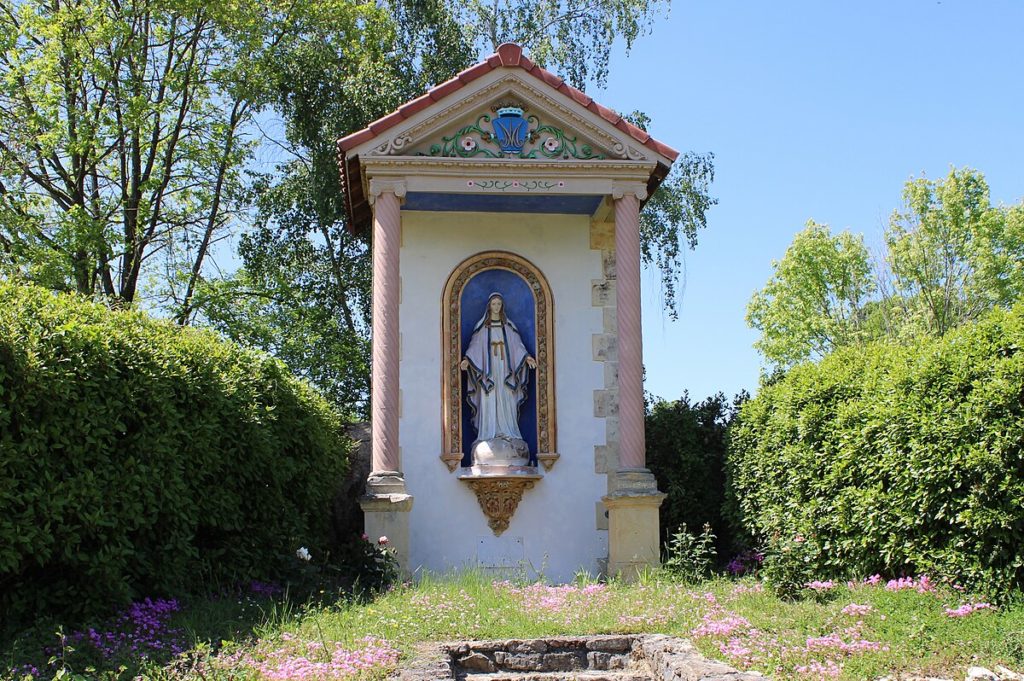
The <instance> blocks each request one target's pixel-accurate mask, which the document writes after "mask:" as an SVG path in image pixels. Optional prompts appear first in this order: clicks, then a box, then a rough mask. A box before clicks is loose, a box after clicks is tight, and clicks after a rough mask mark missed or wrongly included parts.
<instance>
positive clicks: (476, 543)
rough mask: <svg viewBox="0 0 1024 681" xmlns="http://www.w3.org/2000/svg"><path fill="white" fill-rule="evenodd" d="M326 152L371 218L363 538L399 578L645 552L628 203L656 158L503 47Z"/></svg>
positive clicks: (633, 135)
mask: <svg viewBox="0 0 1024 681" xmlns="http://www.w3.org/2000/svg"><path fill="white" fill-rule="evenodd" d="M338 152H339V166H340V169H341V175H342V185H343V191H344V194H345V199H346V205H347V210H348V214H349V218H350V222H351V225H352V226H353V228H355V229H367V230H371V234H372V251H373V329H372V339H373V377H372V411H371V424H372V473H371V475H370V477H369V479H368V481H367V488H366V496H364V497H363V498H362V499H361V500H360V501H361V505H362V508H363V510H364V513H365V517H366V530H367V533H368V534H369V535H370V537H371V538H376V537H378V536H381V535H386V536H387V537H388V538H389V540H390V541H391V544H392V546H394V548H395V549H396V551H397V554H398V557H399V561H400V563H401V565H402V567H403V569H405V570H406V571H408V572H410V573H413V574H416V573H417V572H418V571H424V570H425V571H432V572H443V571H448V570H452V569H461V568H465V567H481V568H484V569H488V568H499V569H504V568H510V567H511V568H515V567H520V566H522V567H525V568H526V570H527V571H528V573H540V574H543V575H544V576H545V577H546V578H548V579H550V580H553V581H556V582H559V581H567V580H570V579H571V578H572V577H573V575H574V574H575V573H577V572H578V571H579V570H581V569H582V570H586V571H587V572H590V573H591V574H598V573H601V574H624V575H625V576H626V577H629V576H631V575H634V574H635V573H636V571H637V570H639V569H642V568H643V567H645V566H651V565H656V564H657V563H658V557H659V544H658V536H659V535H658V508H659V506H660V504H661V501H662V499H663V498H664V495H663V494H662V493H660V492H659V491H658V490H657V485H656V481H655V480H654V477H653V476H652V475H651V473H650V471H648V470H647V469H646V468H645V467H644V461H645V460H644V400H643V360H642V338H641V327H640V245H639V212H640V209H641V208H642V206H643V204H644V202H645V201H646V200H647V198H648V197H649V196H650V195H651V194H652V193H653V192H654V191H656V190H657V188H658V186H659V184H660V183H661V181H662V180H663V179H664V178H665V176H666V175H667V174H668V171H669V167H670V165H671V164H672V162H673V161H674V160H675V158H676V156H677V152H676V151H675V150H673V149H671V148H670V147H668V146H666V145H664V144H662V143H660V142H658V141H657V140H655V139H653V138H652V137H651V136H650V135H648V134H647V133H646V132H644V131H643V130H640V129H639V128H636V127H634V126H633V125H631V124H629V123H628V122H626V121H625V120H624V119H623V118H622V117H621V116H619V115H618V114H616V113H615V112H614V111H612V110H610V109H607V108H605V107H603V106H601V105H599V104H598V103H597V102H594V101H593V100H592V99H591V98H590V97H588V96H587V95H585V94H584V93H582V92H580V91H579V90H576V89H575V88H572V87H570V86H569V85H567V84H566V83H564V82H563V81H562V80H561V79H560V78H558V77H557V76H555V75H553V74H551V73H549V72H548V71H545V70H544V69H542V68H540V67H538V66H537V65H535V64H533V63H532V62H531V61H530V60H529V59H527V57H526V56H524V55H523V54H522V50H521V49H520V48H519V46H517V45H513V44H505V45H502V46H501V47H499V48H498V50H497V53H496V54H494V55H491V56H490V57H488V58H487V59H486V60H484V61H482V62H480V63H479V64H477V65H475V66H473V67H471V68H469V69H467V70H465V71H463V72H461V73H459V74H458V75H457V76H455V77H454V78H452V79H451V80H449V81H447V82H445V83H442V84H440V85H438V86H437V87H435V88H433V89H432V90H430V91H429V92H427V93H426V94H424V95H423V96H421V97H419V98H417V99H415V100H413V101H411V102H408V103H407V104H405V105H404V106H402V107H400V108H399V109H398V110H397V111H395V112H393V113H391V114H389V115H387V116H385V117H383V118H381V119H379V120H377V121H375V122H374V123H372V124H371V125H370V126H369V127H367V128H366V129H364V130H360V131H359V132H356V133H354V134H352V135H349V136H348V137H345V138H344V139H342V140H340V141H339V142H338Z"/></svg>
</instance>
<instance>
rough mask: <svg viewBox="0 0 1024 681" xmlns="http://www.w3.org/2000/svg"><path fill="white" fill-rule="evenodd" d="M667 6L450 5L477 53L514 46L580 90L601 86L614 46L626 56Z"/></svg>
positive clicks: (608, 0) (656, 1)
mask: <svg viewBox="0 0 1024 681" xmlns="http://www.w3.org/2000/svg"><path fill="white" fill-rule="evenodd" d="M668 6H669V3H668V2H666V1H664V0H587V1H584V0H564V1H563V2H537V1H536V0H514V1H513V2H503V3H498V2H491V3H488V2H481V0H460V1H458V2H455V3H452V7H453V10H454V12H455V13H456V15H457V16H458V18H459V20H460V23H461V24H462V25H463V26H464V30H465V32H466V35H467V37H468V38H469V40H470V42H471V43H472V44H473V46H474V47H475V48H476V49H477V50H478V51H480V52H483V53H487V52H490V51H491V50H494V49H495V48H496V47H497V46H498V45H500V44H501V43H505V42H513V43H517V44H519V45H521V46H522V47H523V49H524V50H525V51H526V52H527V53H528V54H529V56H530V59H531V60H532V61H534V62H536V63H537V64H540V65H541V66H544V67H546V68H549V69H552V70H555V71H558V72H561V73H564V74H565V78H566V80H568V81H569V82H570V83H572V84H573V85H574V86H576V87H578V88H580V89H583V88H584V87H585V86H586V85H587V84H588V83H591V82H593V83H595V84H596V85H598V86H599V87H604V85H605V81H606V80H607V78H608V58H609V56H610V55H611V48H612V45H613V44H614V43H615V41H616V40H617V39H621V40H622V41H624V42H625V45H626V50H627V52H628V50H629V49H630V48H631V47H632V45H633V41H635V40H636V39H637V38H638V37H640V36H642V35H644V34H646V33H647V32H648V31H649V30H650V28H651V24H652V23H653V21H654V19H655V17H656V16H657V15H658V14H659V13H660V11H661V10H662V9H664V11H665V12H667V11H668Z"/></svg>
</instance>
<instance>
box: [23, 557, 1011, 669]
mask: <svg viewBox="0 0 1024 681" xmlns="http://www.w3.org/2000/svg"><path fill="white" fill-rule="evenodd" d="M271 591H272V590H271V589H269V588H267V587H265V585H260V586H259V587H257V588H255V589H251V588H250V589H247V590H241V591H239V592H237V593H233V594H230V595H222V596H221V597H219V598H216V599H210V600H205V601H202V602H198V603H193V604H188V605H185V604H174V606H173V607H172V606H170V605H167V603H168V602H162V603H163V605H159V604H154V607H153V608H151V609H149V610H146V609H145V608H143V609H142V611H141V614H140V613H139V612H136V613H135V614H136V615H138V616H137V617H135V616H133V615H131V614H130V613H129V615H127V616H124V615H123V616H122V617H121V618H120V619H116V620H114V621H112V622H108V623H105V624H104V625H103V626H102V627H100V628H98V629H94V630H92V631H91V632H90V631H89V630H87V629H82V630H78V631H76V632H68V633H66V634H65V635H64V638H63V643H61V640H60V639H59V638H58V637H57V636H55V635H54V634H53V633H52V632H48V633H47V632H42V631H37V632H36V633H35V634H34V635H32V636H27V637H22V638H21V639H19V640H18V641H16V642H14V643H12V644H10V645H8V647H7V649H6V651H4V653H3V654H4V655H5V657H6V659H5V660H4V661H5V662H6V663H7V664H5V665H4V668H5V669H8V670H11V671H10V672H8V673H7V677H8V678H11V677H13V678H23V677H24V676H25V675H26V674H32V675H33V676H35V677H36V678H38V677H39V676H53V675H54V674H55V673H56V674H57V675H61V674H63V675H64V677H65V678H67V677H68V676H75V675H86V676H88V677H102V678H108V679H115V678H132V677H133V676H135V675H141V676H143V677H144V678H155V679H162V680H165V681H184V680H186V679H188V680H193V679H195V680H199V679H203V680H204V681H208V680H213V679H247V678H252V679H258V678H267V679H282V680H284V679H287V680H295V681H298V680H300V679H325V678H353V677H358V678H383V677H384V676H386V675H387V674H388V673H389V672H390V671H392V670H393V669H394V668H395V667H396V666H397V665H398V664H399V662H400V660H401V659H403V658H405V657H407V656H409V655H411V654H412V652H413V651H414V650H415V648H416V646H417V644H419V643H422V642H424V641H436V640H450V639H456V638H532V637H541V636H549V635H556V634H590V633H614V632H644V633H651V632H660V633H668V634H673V635H678V636H683V637H686V638H689V639H691V640H693V641H694V642H695V643H696V644H697V646H698V647H699V648H700V649H701V650H702V651H703V652H704V653H705V654H707V655H708V656H711V657H714V658H718V659H722V660H725V661H726V662H728V663H730V664H732V665H734V666H737V667H740V668H743V669H756V670H759V671H762V672H765V673H767V674H772V675H774V676H775V677H776V678H797V679H815V678H842V679H867V678H877V677H880V676H883V675H885V674H897V675H898V674H909V673H922V674H927V675H935V676H948V677H950V678H963V676H964V671H965V670H966V668H967V667H968V666H970V665H982V666H988V667H990V668H991V667H992V666H994V665H1000V664H1001V665H1005V666H1007V667H1010V668H1011V669H1014V670H1017V671H1020V670H1021V669H1022V668H1024V604H1020V603H1018V604H1017V605H1013V606H1006V607H1003V608H999V609H995V608H992V607H985V606H984V605H982V606H981V607H978V605H979V604H980V602H979V601H978V600H977V599H971V598H968V597H966V596H964V595H963V594H961V593H959V592H957V591H956V590H953V589H948V588H934V587H932V586H931V585H930V584H929V583H927V582H925V583H924V584H923V585H922V584H921V583H920V582H903V583H900V584H895V583H894V584H890V585H889V586H888V587H887V585H886V582H884V581H881V582H878V583H875V584H871V583H866V582H861V583H857V584H837V585H829V583H824V584H819V585H818V587H817V589H816V590H815V589H807V590H806V594H805V595H806V596H807V597H806V598H804V599H802V600H796V601H782V600H779V599H778V598H775V597H774V596H772V595H770V594H769V593H767V592H765V591H764V590H763V589H762V588H761V585H760V584H759V583H758V582H756V581H754V580H740V581H737V580H731V579H716V580H712V581H707V582H702V583H700V584H680V583H677V582H673V581H671V580H669V579H667V578H666V577H663V576H660V575H653V576H651V577H650V578H648V579H645V580H642V581H641V582H640V583H638V584H633V585H625V584H617V583H612V584H599V583H590V582H581V583H578V584H574V585H567V586H558V587H554V586H546V585H542V584H532V585H531V584H517V583H511V582H493V581H492V580H491V579H490V578H485V577H482V576H480V575H465V576H462V577H458V578H448V579H425V580H423V581H421V582H420V583H419V584H417V585H416V586H407V587H402V588H398V589H395V590H393V591H391V592H390V593H387V594H385V595H382V596H380V597H378V598H376V599H374V600H372V601H370V602H366V603H353V602H350V601H345V600H337V601H333V602H332V601H331V599H326V600H325V601H324V602H321V603H320V604H318V605H307V606H304V607H301V608H295V607H292V606H288V605H287V603H288V601H287V599H286V598H285V595H284V594H280V593H271ZM967 606H970V607H967ZM140 623H141V624H140ZM118 627H119V628H118ZM114 632H119V633H114ZM125 632H127V633H125ZM111 633H114V635H113V637H112V638H111V637H109V636H108V634H111ZM119 637H120V638H119ZM47 640H48V641H49V643H48V644H47V643H46V641H47ZM97 641H98V643H97ZM104 641H106V643H104ZM41 646H42V647H46V648H48V649H49V650H45V651H44V650H41ZM133 646H134V648H135V650H134V651H132V650H131V648H132V647H133ZM69 648H73V649H74V650H73V651H69V650H68V649H69ZM33 668H34V669H33Z"/></svg>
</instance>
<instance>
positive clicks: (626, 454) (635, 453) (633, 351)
mask: <svg viewBox="0 0 1024 681" xmlns="http://www.w3.org/2000/svg"><path fill="white" fill-rule="evenodd" d="M620 194H621V195H620ZM638 194H640V196H638ZM644 196H646V192H645V191H644V190H643V188H642V186H641V187H637V188H630V189H629V190H626V191H622V192H621V193H620V192H619V191H616V192H615V193H614V194H613V198H614V199H615V279H616V282H615V297H616V305H615V307H616V316H617V318H618V336H619V338H618V343H619V466H620V469H622V468H644V464H645V454H644V376H643V374H644V359H643V335H642V332H641V329H640V199H642V198H644Z"/></svg>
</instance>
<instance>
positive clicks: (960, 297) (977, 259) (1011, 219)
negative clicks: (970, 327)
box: [886, 168, 1024, 336]
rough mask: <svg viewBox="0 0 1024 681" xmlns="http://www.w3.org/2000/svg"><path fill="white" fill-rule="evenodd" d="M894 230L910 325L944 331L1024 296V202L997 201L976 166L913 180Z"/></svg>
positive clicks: (897, 289)
mask: <svg viewBox="0 0 1024 681" xmlns="http://www.w3.org/2000/svg"><path fill="white" fill-rule="evenodd" d="M903 203H904V205H903V208H902V210H900V211H896V212H894V213H893V215H892V218H891V220H890V225H889V230H888V232H887V233H886V244H887V246H888V264H889V267H890V268H891V271H892V289H893V294H894V296H895V297H896V300H897V301H899V306H898V308H897V309H898V311H899V312H900V315H899V318H898V323H897V324H896V325H897V326H900V325H902V326H904V327H906V329H905V330H904V333H922V332H923V333H931V334H933V335H940V336H941V335H942V334H944V333H946V332H947V331H949V330H950V329H952V328H955V327H957V326H959V325H960V324H963V323H964V322H967V321H970V320H972V319H977V318H978V316H979V315H980V314H982V313H984V312H985V311H986V310H988V309H991V308H992V307H994V306H1001V307H1009V306H1010V305H1013V303H1015V302H1016V301H1018V300H1021V298H1022V297H1024V225H1022V223H1021V217H1022V214H1024V204H1019V205H1017V206H1013V207H1010V208H1003V207H998V208H997V207H993V206H992V205H991V202H990V200H989V190H988V183H986V182H985V178H984V176H983V175H982V174H981V173H979V172H977V171H974V170H971V169H969V168H965V169H956V168H953V169H951V170H950V172H949V175H948V176H946V177H945V178H943V179H940V180H928V179H926V178H920V179H915V180H911V181H910V182H908V183H907V184H906V186H905V187H904V189H903Z"/></svg>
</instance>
